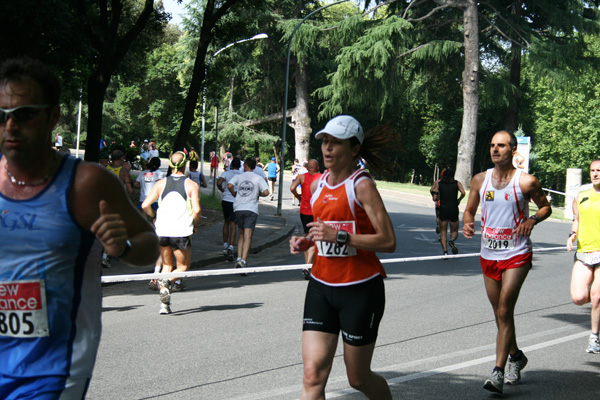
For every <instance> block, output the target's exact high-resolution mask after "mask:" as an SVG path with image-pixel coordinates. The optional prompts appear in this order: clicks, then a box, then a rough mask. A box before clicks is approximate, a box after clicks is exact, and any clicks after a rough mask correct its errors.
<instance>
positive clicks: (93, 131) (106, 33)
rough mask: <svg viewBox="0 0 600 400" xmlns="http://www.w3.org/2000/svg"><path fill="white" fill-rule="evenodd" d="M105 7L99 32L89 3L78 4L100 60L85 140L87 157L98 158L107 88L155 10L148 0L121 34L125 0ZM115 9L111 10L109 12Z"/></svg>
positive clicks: (93, 80) (92, 79)
mask: <svg viewBox="0 0 600 400" xmlns="http://www.w3.org/2000/svg"><path fill="white" fill-rule="evenodd" d="M100 3H102V4H103V6H102V7H103V8H101V9H100V10H99V12H100V22H101V23H100V24H99V26H100V29H99V32H96V31H95V30H94V29H93V28H95V27H92V25H93V23H92V22H90V21H89V20H88V19H87V16H86V8H85V7H86V4H85V2H84V1H83V0H79V1H78V2H77V4H76V6H77V12H78V14H79V16H80V18H81V21H82V24H83V26H84V29H85V31H86V32H87V34H88V36H89V37H90V39H91V41H92V45H93V46H94V48H95V49H96V51H97V52H98V54H97V55H96V56H95V58H94V62H97V64H95V65H96V67H95V69H93V71H94V72H93V73H92V75H91V76H90V77H89V79H88V113H89V116H88V124H87V140H86V143H85V160H86V161H93V162H97V161H98V155H99V153H100V146H99V143H100V137H101V135H102V110H103V108H104V96H105V95H106V88H108V84H109V83H110V78H111V76H112V74H113V73H114V71H115V70H116V69H117V67H118V66H119V64H120V63H121V61H123V58H124V57H125V55H126V54H127V52H128V51H129V49H130V48H131V45H132V44H133V41H134V40H135V39H136V38H137V37H138V36H139V35H140V33H141V32H142V31H143V30H144V29H145V27H146V23H147V22H148V20H149V19H150V16H151V14H152V12H153V10H154V0H145V1H144V9H143V10H142V12H141V13H140V16H139V17H138V18H137V20H136V21H135V24H134V25H133V26H132V27H131V28H130V29H129V31H127V32H124V33H123V35H122V36H120V37H119V36H118V35H117V32H118V28H119V24H120V22H121V18H122V15H121V13H122V11H123V4H122V2H121V1H114V2H112V3H111V4H110V7H109V6H108V5H107V4H106V2H100ZM108 8H111V10H110V12H109V11H107V9H108ZM96 24H98V23H97V22H96Z"/></svg>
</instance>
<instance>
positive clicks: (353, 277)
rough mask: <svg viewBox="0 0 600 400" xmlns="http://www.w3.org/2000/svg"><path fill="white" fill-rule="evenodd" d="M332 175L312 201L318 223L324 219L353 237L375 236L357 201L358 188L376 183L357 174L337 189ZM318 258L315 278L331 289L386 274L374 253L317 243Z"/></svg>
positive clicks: (322, 180) (321, 182)
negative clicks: (353, 234) (359, 184)
mask: <svg viewBox="0 0 600 400" xmlns="http://www.w3.org/2000/svg"><path fill="white" fill-rule="evenodd" d="M328 177H329V171H326V172H325V173H324V174H323V176H321V178H320V179H319V184H318V185H317V189H316V191H315V193H313V196H312V198H311V201H310V202H311V205H312V210H313V215H314V218H315V221H316V220H317V218H320V219H321V220H322V221H323V222H325V223H326V224H327V225H331V226H333V227H335V228H336V229H338V230H345V231H347V232H349V233H357V234H372V233H375V229H374V228H373V225H372V224H371V221H370V220H369V217H368V216H367V213H366V211H365V209H364V207H363V205H362V204H360V202H359V201H358V200H357V199H356V193H355V188H356V185H357V184H358V182H360V181H362V180H363V179H372V178H371V175H370V174H369V173H368V172H367V171H365V170H357V171H356V172H354V173H353V174H352V175H350V176H349V177H348V178H347V179H346V180H345V181H344V182H341V183H339V184H338V185H336V186H331V185H329V184H328V183H327V178H328ZM315 247H316V257H315V261H314V263H313V267H312V276H313V278H314V279H316V280H318V281H319V282H321V283H323V284H325V285H329V286H348V285H354V284H358V283H362V282H365V281H368V280H369V279H373V278H375V277H377V276H379V275H381V276H383V277H384V278H385V277H386V274H385V270H384V269H383V266H382V265H381V262H380V261H379V258H377V255H376V254H375V252H373V251H368V250H361V249H356V248H354V247H350V246H347V245H344V246H338V245H337V244H336V243H329V242H321V241H316V242H315Z"/></svg>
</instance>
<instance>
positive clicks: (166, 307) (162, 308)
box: [158, 303, 171, 315]
mask: <svg viewBox="0 0 600 400" xmlns="http://www.w3.org/2000/svg"><path fill="white" fill-rule="evenodd" d="M158 313H159V314H161V315H166V314H171V307H170V306H169V305H168V304H165V303H161V304H160V311H159V312H158Z"/></svg>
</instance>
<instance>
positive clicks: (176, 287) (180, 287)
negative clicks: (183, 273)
mask: <svg viewBox="0 0 600 400" xmlns="http://www.w3.org/2000/svg"><path fill="white" fill-rule="evenodd" d="M185 289H187V285H186V284H185V283H184V282H183V279H182V280H180V281H179V283H177V282H174V283H172V284H171V291H172V292H181V291H182V290H185Z"/></svg>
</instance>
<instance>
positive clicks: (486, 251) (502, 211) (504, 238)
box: [480, 168, 531, 260]
mask: <svg viewBox="0 0 600 400" xmlns="http://www.w3.org/2000/svg"><path fill="white" fill-rule="evenodd" d="M493 170H494V169H493V168H490V169H488V170H487V171H486V173H485V180H484V181H483V185H482V186H481V191H480V196H481V198H480V200H481V257H482V258H484V259H486V260H508V259H509V258H512V257H514V256H518V255H521V254H526V253H530V252H531V240H530V239H529V237H523V236H521V237H519V238H518V239H517V237H516V230H517V227H518V226H519V225H521V224H522V223H523V222H525V221H526V220H527V218H528V217H529V205H528V202H527V199H526V198H525V197H524V196H523V192H522V191H521V185H520V181H521V170H520V169H517V170H516V171H515V174H514V176H513V178H512V179H511V181H510V182H509V184H508V185H506V187H505V188H504V189H496V188H495V187H494V185H493V183H492V173H493Z"/></svg>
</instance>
